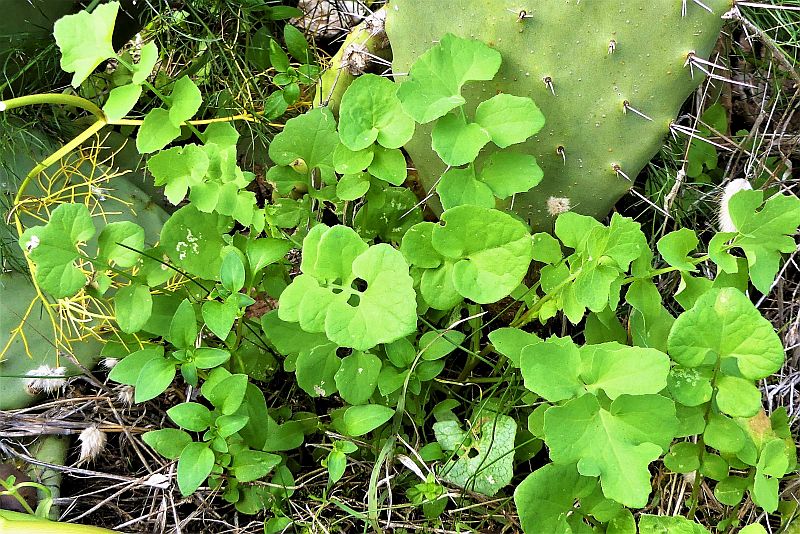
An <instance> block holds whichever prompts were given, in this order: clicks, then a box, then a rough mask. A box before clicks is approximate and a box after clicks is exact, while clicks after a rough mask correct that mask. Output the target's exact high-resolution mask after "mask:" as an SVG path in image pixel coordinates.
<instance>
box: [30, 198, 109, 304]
mask: <svg viewBox="0 0 800 534" xmlns="http://www.w3.org/2000/svg"><path fill="white" fill-rule="evenodd" d="M94 233H95V228H94V224H93V223H92V216H91V215H90V214H89V209H88V208H87V207H86V206H85V205H83V204H61V205H59V206H58V207H57V208H56V209H54V210H53V212H52V213H51V214H50V220H49V221H48V222H47V224H46V225H45V226H35V227H33V228H29V229H28V230H25V232H23V234H22V235H21V236H20V238H19V245H20V247H22V249H23V250H25V251H27V253H28V257H29V258H30V259H31V261H33V262H34V263H35V264H36V267H37V268H36V274H35V276H36V282H37V283H38V284H39V287H40V288H42V290H44V291H45V292H47V293H49V294H50V295H51V296H53V297H55V298H64V297H70V296H72V295H74V294H75V293H77V292H78V291H80V289H81V288H82V287H83V286H84V285H86V275H84V274H83V272H82V271H81V270H80V269H78V268H77V267H76V266H75V260H77V259H78V258H79V257H80V254H79V252H78V248H77V245H78V243H80V242H86V241H88V240H89V239H90V238H91V237H92V236H93V235H94Z"/></svg>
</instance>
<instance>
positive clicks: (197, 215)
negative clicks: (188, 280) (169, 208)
mask: <svg viewBox="0 0 800 534" xmlns="http://www.w3.org/2000/svg"><path fill="white" fill-rule="evenodd" d="M232 226H233V221H231V219H230V218H229V217H225V216H222V215H218V214H216V213H212V214H207V213H202V212H201V211H199V210H198V209H197V208H196V207H194V206H192V205H191V204H189V205H188V206H184V207H182V208H181V209H179V210H178V211H176V212H175V213H173V214H172V216H170V218H169V219H168V220H167V222H165V223H164V227H163V228H162V229H161V246H162V247H164V252H165V253H166V254H167V256H169V258H170V260H172V262H173V264H174V265H175V266H176V267H178V268H179V269H183V270H185V271H188V272H189V273H190V274H193V275H195V276H198V277H200V278H202V279H205V280H214V279H216V278H217V276H219V270H220V267H221V266H222V250H223V248H224V247H225V245H226V243H225V241H224V240H223V239H222V235H223V234H226V233H227V232H228V231H230V229H231V227H232Z"/></svg>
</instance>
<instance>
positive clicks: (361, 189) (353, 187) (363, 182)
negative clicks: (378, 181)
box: [336, 152, 371, 201]
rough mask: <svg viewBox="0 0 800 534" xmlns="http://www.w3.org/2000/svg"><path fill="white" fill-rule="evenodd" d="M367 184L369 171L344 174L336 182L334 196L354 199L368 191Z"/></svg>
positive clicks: (368, 183) (349, 199) (368, 182)
mask: <svg viewBox="0 0 800 534" xmlns="http://www.w3.org/2000/svg"><path fill="white" fill-rule="evenodd" d="M370 153H371V152H370ZM369 186H370V181H369V173H366V172H357V173H355V174H345V175H344V176H342V178H341V179H340V180H339V182H338V183H337V184H336V196H337V197H339V198H340V199H341V200H345V201H351V200H356V199H359V198H361V197H363V196H364V195H365V194H366V192H367V191H369Z"/></svg>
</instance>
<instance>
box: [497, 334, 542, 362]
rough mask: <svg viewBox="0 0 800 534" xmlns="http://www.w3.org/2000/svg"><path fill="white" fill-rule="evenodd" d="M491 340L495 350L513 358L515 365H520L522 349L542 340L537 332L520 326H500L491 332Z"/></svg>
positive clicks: (510, 358)
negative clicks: (534, 332) (523, 329)
mask: <svg viewBox="0 0 800 534" xmlns="http://www.w3.org/2000/svg"><path fill="white" fill-rule="evenodd" d="M489 341H491V342H492V345H493V346H494V350H495V351H497V352H499V353H500V354H502V355H503V356H505V357H506V358H508V359H509V360H511V363H513V364H514V367H517V368H518V367H519V366H520V362H521V359H522V350H523V349H524V348H525V347H527V346H528V345H536V344H538V343H541V342H542V340H541V339H540V338H539V336H537V335H536V334H530V333H528V332H524V331H522V330H520V329H519V328H499V329H497V330H494V331H492V332H490V333H489Z"/></svg>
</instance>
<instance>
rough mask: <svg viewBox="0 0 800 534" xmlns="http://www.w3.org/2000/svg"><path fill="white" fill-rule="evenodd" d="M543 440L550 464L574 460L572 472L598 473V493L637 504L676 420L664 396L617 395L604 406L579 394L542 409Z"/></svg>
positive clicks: (643, 502)
mask: <svg viewBox="0 0 800 534" xmlns="http://www.w3.org/2000/svg"><path fill="white" fill-rule="evenodd" d="M544 417H545V423H544V432H545V442H546V443H547V446H548V447H549V449H550V458H552V460H553V462H554V463H556V464H568V463H574V462H578V472H579V473H581V474H582V475H585V476H599V477H600V483H601V486H602V488H603V494H604V495H605V496H606V497H607V498H609V499H613V500H615V501H617V502H619V503H622V504H623V505H625V506H628V507H632V508H642V507H644V506H645V505H646V504H647V501H648V496H649V494H650V491H651V485H650V472H649V470H648V466H649V464H650V462H652V461H653V460H655V459H656V458H658V457H659V456H660V455H661V454H662V452H663V451H664V450H666V448H667V447H668V446H669V443H670V441H671V440H672V438H673V437H674V435H675V433H676V431H677V428H678V420H677V418H676V417H675V407H674V405H673V403H672V401H670V400H669V399H667V398H665V397H661V396H659V395H640V396H630V395H622V396H620V397H618V398H617V399H616V400H614V402H612V403H611V406H610V408H609V409H608V410H607V409H605V408H602V407H601V406H600V403H599V402H598V400H597V398H595V397H594V396H593V395H583V396H581V397H578V398H577V399H573V400H571V401H569V402H567V403H566V404H565V405H563V406H554V407H552V408H550V409H549V410H547V412H546V413H545V416H544Z"/></svg>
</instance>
